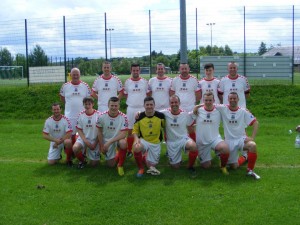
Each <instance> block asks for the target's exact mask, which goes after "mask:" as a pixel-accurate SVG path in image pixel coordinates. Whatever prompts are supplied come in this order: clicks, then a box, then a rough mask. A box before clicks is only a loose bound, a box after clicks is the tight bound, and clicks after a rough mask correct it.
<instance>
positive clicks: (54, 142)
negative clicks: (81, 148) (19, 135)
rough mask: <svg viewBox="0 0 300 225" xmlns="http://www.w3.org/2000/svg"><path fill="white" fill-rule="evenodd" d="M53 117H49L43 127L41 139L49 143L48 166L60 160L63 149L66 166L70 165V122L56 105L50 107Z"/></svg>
mask: <svg viewBox="0 0 300 225" xmlns="http://www.w3.org/2000/svg"><path fill="white" fill-rule="evenodd" d="M52 113H53V115H52V116H51V117H49V118H48V119H47V120H46V122H45V125H44V129H43V137H44V139H46V140H48V141H50V148H49V153H48V163H49V164H50V165H52V164H55V163H57V162H58V161H59V160H60V159H61V152H62V149H63V148H64V149H65V153H66V155H67V160H66V161H67V165H69V166H71V165H72V141H71V135H72V126H71V123H70V121H69V120H68V119H67V117H65V116H64V115H62V114H61V108H60V105H59V104H58V103H54V104H53V105H52Z"/></svg>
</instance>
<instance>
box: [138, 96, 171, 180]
mask: <svg viewBox="0 0 300 225" xmlns="http://www.w3.org/2000/svg"><path fill="white" fill-rule="evenodd" d="M154 107H155V101H154V99H153V97H151V96H148V97H146V98H145V99H144V108H145V111H144V112H141V113H140V114H139V116H138V119H137V120H136V122H135V123H134V127H133V132H132V134H133V136H134V143H133V150H134V158H135V160H136V163H137V166H138V169H139V170H138V173H137V175H136V176H137V177H142V176H143V174H144V163H146V165H147V167H148V168H149V169H148V170H147V173H149V174H151V175H159V174H160V171H159V170H157V169H156V165H157V164H158V162H159V156H160V152H161V145H160V144H161V141H162V128H163V127H164V123H165V116H164V114H162V113H160V112H158V111H155V110H154Z"/></svg>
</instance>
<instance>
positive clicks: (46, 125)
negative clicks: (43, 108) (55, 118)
mask: <svg viewBox="0 0 300 225" xmlns="http://www.w3.org/2000/svg"><path fill="white" fill-rule="evenodd" d="M48 121H49V120H46V121H45V124H44V128H43V133H45V134H49V133H50V127H49V123H48Z"/></svg>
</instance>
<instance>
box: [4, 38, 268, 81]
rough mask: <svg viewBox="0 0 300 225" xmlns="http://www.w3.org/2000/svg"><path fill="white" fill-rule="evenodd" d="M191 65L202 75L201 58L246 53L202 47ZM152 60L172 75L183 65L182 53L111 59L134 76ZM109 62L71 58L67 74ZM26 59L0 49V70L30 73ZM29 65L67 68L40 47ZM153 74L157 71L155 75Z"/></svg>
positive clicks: (193, 55)
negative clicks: (136, 69)
mask: <svg viewBox="0 0 300 225" xmlns="http://www.w3.org/2000/svg"><path fill="white" fill-rule="evenodd" d="M271 48H273V46H272V45H271V46H270V47H269V48H267V46H266V43H264V42H261V44H260V46H259V48H258V52H257V53H248V54H247V55H262V54H264V53H265V52H267V51H268V50H269V49H271ZM187 54H188V63H189V65H190V68H191V71H192V72H195V73H196V72H200V68H199V63H200V62H199V57H200V56H210V55H213V56H232V55H240V56H243V55H244V53H237V52H233V51H232V50H231V48H230V47H229V46H228V45H225V46H224V47H223V46H220V47H219V46H216V45H214V46H213V47H212V48H211V46H210V45H207V46H206V47H205V46H200V47H199V49H198V50H197V49H193V50H188V52H187ZM150 60H151V68H155V65H156V64H157V63H164V64H165V66H167V67H169V68H170V70H171V71H174V72H177V71H178V66H179V64H180V51H178V52H177V53H176V54H171V55H165V54H163V52H162V51H160V52H156V51H155V50H154V51H152V52H151V55H147V56H141V57H131V58H127V57H116V58H113V59H111V60H110V61H111V63H112V68H113V71H114V72H115V73H116V74H130V65H131V64H132V63H139V64H140V66H141V67H149V65H150ZM103 61H105V59H104V58H99V59H90V58H88V57H77V58H74V59H73V58H71V59H70V58H67V62H66V65H67V71H70V70H71V68H73V67H78V68H79V69H80V71H81V73H82V74H83V75H95V74H100V73H101V67H102V63H103ZM26 65H27V60H26V56H25V55H24V54H21V53H17V54H16V55H15V56H13V55H12V54H11V52H10V51H9V50H8V49H7V48H5V47H4V48H0V66H23V67H24V70H25V75H26V74H27V73H26V68H27V66H26ZM28 65H29V66H30V67H35V66H53V65H64V62H63V59H61V58H60V59H59V60H58V59H57V58H55V59H52V57H48V56H47V54H46V53H45V51H44V50H43V48H42V47H41V46H40V45H36V46H35V47H34V48H33V49H32V50H31V51H30V53H29V55H28ZM152 72H153V73H154V72H155V71H152Z"/></svg>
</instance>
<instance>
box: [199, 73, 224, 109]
mask: <svg viewBox="0 0 300 225" xmlns="http://www.w3.org/2000/svg"><path fill="white" fill-rule="evenodd" d="M219 83H220V80H219V79H217V78H215V77H214V78H213V79H211V80H208V79H207V78H205V77H204V78H202V79H201V80H200V81H199V87H200V89H201V91H202V96H201V99H200V104H203V103H204V102H203V98H204V94H205V93H207V92H212V93H213V94H214V99H215V104H220V100H219V97H218V85H219Z"/></svg>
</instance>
